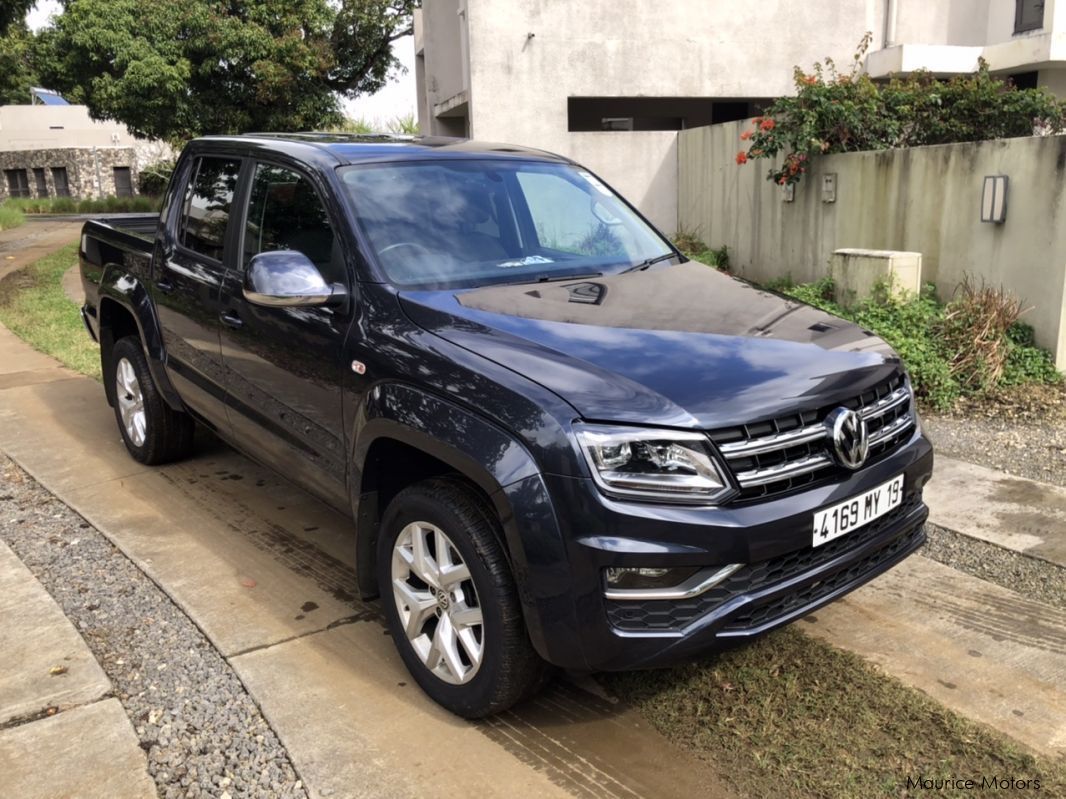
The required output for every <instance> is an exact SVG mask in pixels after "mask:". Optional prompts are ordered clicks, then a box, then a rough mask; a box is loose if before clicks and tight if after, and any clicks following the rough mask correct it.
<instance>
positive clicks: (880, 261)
mask: <svg viewBox="0 0 1066 799" xmlns="http://www.w3.org/2000/svg"><path fill="white" fill-rule="evenodd" d="M829 274H830V276H831V277H832V278H833V284H834V285H835V286H836V298H837V302H839V303H840V304H841V305H843V306H844V307H846V308H849V307H851V306H852V305H856V304H858V303H860V302H862V301H863V300H865V299H866V298H867V297H870V296H871V295H872V294H873V293H874V290H875V289H876V287H877V286H878V285H884V286H885V287H886V288H888V290H889V292H890V293H891V294H892V295H893V296H896V297H903V296H906V295H907V294H917V293H918V292H919V291H921V288H922V254H921V253H920V252H901V251H899V250H860V249H843V250H836V251H835V252H834V253H833V255H832V257H831V258H830V260H829Z"/></svg>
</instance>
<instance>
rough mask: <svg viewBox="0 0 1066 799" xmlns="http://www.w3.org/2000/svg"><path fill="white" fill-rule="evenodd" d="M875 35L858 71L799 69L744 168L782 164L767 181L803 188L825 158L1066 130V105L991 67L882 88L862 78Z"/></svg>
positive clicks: (899, 79)
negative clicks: (792, 89) (812, 167)
mask: <svg viewBox="0 0 1066 799" xmlns="http://www.w3.org/2000/svg"><path fill="white" fill-rule="evenodd" d="M869 44H870V34H867V35H866V37H865V38H864V39H863V41H862V43H861V44H860V46H859V50H858V52H856V54H855V56H854V61H853V65H852V68H851V69H850V70H849V71H848V72H845V73H841V72H838V71H837V69H836V65H835V64H834V63H833V61H832V60H831V59H826V60H825V62H824V63H823V64H816V65H815V66H814V71H813V72H811V73H806V72H804V71H803V70H802V69H800V68H799V67H796V69H795V72H794V75H793V78H794V80H795V85H796V95H795V96H794V97H781V98H778V99H777V100H775V101H774V102H773V103H772V104H771V105H770V106H769V108H767V109H766V111H765V113H764V115H763V116H760V117H756V118H755V120H754V126H753V127H752V129H750V130H746V131H744V132H743V133H742V134H741V137H740V138H741V140H742V141H743V142H744V146H745V147H746V149H743V150H741V151H740V152H738V153H737V156H736V161H737V163H738V164H744V163H747V162H748V161H750V160H754V159H760V158H768V159H775V158H777V157H778V156H781V157H782V160H781V161H780V162H775V165H774V166H773V167H771V168H770V170H769V173H768V175H767V179H769V180H772V181H774V182H775V183H779V184H781V185H787V184H793V183H797V182H799V180H800V179H801V178H802V176H803V175H804V173H806V171H807V167H808V164H809V161H810V159H811V158H813V157H815V156H817V155H821V154H824V153H845V152H854V151H857V150H884V149H888V148H893V147H917V146H919V145H925V144H950V143H953V142H969V141H983V140H986V139H1001V138H1008V137H1012V136H1032V135H1033V134H1034V133H1036V132H1046V131H1059V130H1062V129H1063V127H1066V104H1064V103H1063V102H1062V101H1060V100H1058V99H1057V98H1056V97H1055V96H1054V95H1053V94H1051V93H1050V92H1048V91H1047V90H1046V89H1043V88H1038V89H1019V88H1017V87H1016V86H1015V85H1014V84H1013V83H1012V82H1010V81H1009V80H1004V79H1003V78H1000V77H997V76H994V75H992V74H991V73H990V72H989V69H988V64H987V63H985V61H984V60H981V61H980V62H979V68H978V70H977V71H976V72H974V73H972V74H969V75H959V76H956V77H953V78H951V79H950V80H947V81H942V80H939V79H938V78H936V77H935V76H934V75H933V74H932V73H929V72H924V71H921V70H917V71H915V72H912V73H909V74H907V75H905V76H896V77H893V78H892V79H891V80H890V81H888V82H887V83H875V82H874V81H873V80H872V79H871V78H870V77H869V76H868V75H866V74H865V73H864V72H863V71H862V58H863V56H864V55H865V53H866V49H867V48H868V47H869Z"/></svg>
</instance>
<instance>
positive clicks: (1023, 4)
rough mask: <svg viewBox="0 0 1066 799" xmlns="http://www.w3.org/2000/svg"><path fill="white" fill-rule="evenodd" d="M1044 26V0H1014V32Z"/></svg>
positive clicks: (1033, 29) (1037, 28)
mask: <svg viewBox="0 0 1066 799" xmlns="http://www.w3.org/2000/svg"><path fill="white" fill-rule="evenodd" d="M1043 27H1044V0H1014V32H1015V33H1025V32H1026V31H1035V30H1040V29H1041V28H1043Z"/></svg>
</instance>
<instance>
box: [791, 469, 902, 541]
mask: <svg viewBox="0 0 1066 799" xmlns="http://www.w3.org/2000/svg"><path fill="white" fill-rule="evenodd" d="M901 502H903V475H902V474H901V475H899V476H897V477H894V478H892V479H891V480H889V481H888V482H887V483H883V484H881V485H879V486H878V487H877V488H874V489H871V490H870V491H867V492H866V493H864V494H859V495H858V496H857V497H852V498H851V499H849V500H847V501H845V502H841V503H840V504H839V505H834V506H833V507H831V508H825V509H824V510H820V511H817V512H816V513H815V514H814V540H813V542H812V544H811V545H812V546H816V547H817V546H821V545H822V544H824V543H826V542H827V541H832V540H833V539H834V538H840V536H842V535H844V534H845V533H850V532H851V531H852V530H856V529H858V528H859V527H862V526H863V525H864V524H869V523H870V522H872V521H873V520H874V519H876V518H878V517H879V516H884V515H885V514H886V513H888V512H889V511H890V510H892V509H893V508H895V507H896V506H898V505H899V504H900V503H901Z"/></svg>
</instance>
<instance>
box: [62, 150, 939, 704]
mask: <svg viewBox="0 0 1066 799" xmlns="http://www.w3.org/2000/svg"><path fill="white" fill-rule="evenodd" d="M81 269H82V275H83V281H84V284H85V292H86V298H87V299H86V303H85V307H84V310H83V313H84V317H85V322H86V325H87V327H88V329H89V332H90V333H91V334H92V336H93V337H94V338H95V339H97V340H98V341H99V342H100V354H101V360H102V365H103V373H104V378H105V386H106V389H107V400H108V402H109V403H110V404H111V405H112V406H113V407H114V409H115V416H116V419H117V421H118V426H119V429H120V431H121V433H122V436H123V438H124V440H125V442H126V446H127V448H128V449H129V452H130V454H131V455H132V456H133V457H134V458H136V459H137V460H139V461H141V462H142V463H148V464H157V463H163V462H166V461H170V460H174V459H176V458H181V457H183V456H185V455H187V454H188V453H189V452H190V449H191V447H192V444H193V430H194V426H195V425H197V424H200V425H204V426H206V427H208V428H210V429H211V430H212V431H214V432H215V433H216V434H217V435H218V436H220V437H221V438H223V439H225V440H226V441H228V442H230V443H232V445H233V446H235V447H237V448H238V449H240V450H241V451H243V452H245V453H247V454H248V455H249V456H250V457H252V458H255V459H256V460H258V461H261V462H263V463H265V464H268V465H270V466H273V467H274V468H276V469H277V470H278V471H279V472H281V473H283V474H284V475H285V476H286V477H288V478H290V479H291V480H293V481H295V482H297V483H299V484H300V485H301V486H303V487H304V488H306V489H307V490H308V491H311V492H313V493H315V494H317V495H318V496H319V497H321V498H322V499H323V500H325V501H326V502H329V503H331V504H332V505H334V506H335V507H337V508H340V509H343V510H344V511H345V512H346V513H350V514H351V516H352V518H353V526H352V550H353V555H354V558H355V562H356V565H357V573H358V580H359V585H358V590H359V591H360V593H361V594H362V595H363V596H364V597H368V598H369V597H374V596H379V595H380V596H381V598H382V599H381V605H382V607H383V609H384V612H385V615H386V617H387V621H388V624H389V627H390V629H391V632H392V635H393V637H394V638H395V640H396V645H397V647H398V648H399V651H400V653H401V655H402V656H403V659H404V661H405V663H406V664H407V667H408V668H409V669H410V671H411V674H412V675H413V676H414V678H415V679H416V680H417V681H418V683H419V684H420V685H421V686H422V687H423V688H424V689H425V691H426V692H427V693H428V694H429V695H430V696H432V697H433V698H434V699H435V700H437V701H438V702H440V703H441V704H442V705H444V706H445V707H447V708H449V709H451V710H452V711H454V712H456V713H459V714H462V715H464V716H470V717H474V716H482V715H486V714H490V713H494V712H497V711H499V710H501V709H503V708H506V707H508V706H510V705H512V704H513V703H515V702H517V701H519V700H520V699H522V698H523V697H524V696H526V695H528V694H529V693H530V692H532V691H534V690H536V688H537V686H538V685H540V684H541V682H542V681H543V679H544V677H545V675H546V674H547V673H548V668H549V666H557V667H562V668H566V669H572V670H578V671H596V670H611V669H631V668H641V667H649V666H655V665H661V664H665V663H670V662H674V661H677V660H678V659H680V658H684V657H688V656H692V655H697V654H699V653H701V652H706V651H710V650H714V649H720V648H722V647H725V646H729V645H732V644H736V643H738V642H743V641H746V640H749V639H751V638H752V637H753V636H756V635H759V634H761V633H764V632H766V631H767V630H771V629H773V628H775V627H778V626H780V625H782V624H785V623H787V622H790V621H792V620H794V619H796V618H798V617H800V616H802V615H803V614H805V613H808V612H810V611H811V610H813V609H815V608H817V607H819V606H821V605H824V604H825V603H827V602H830V601H831V600H833V599H835V598H837V597H839V596H841V595H843V594H845V593H846V592H848V591H851V590H852V589H854V588H856V587H857V586H859V585H862V584H863V583H864V582H866V581H868V580H870V579H871V578H873V577H875V576H876V575H878V574H880V573H881V572H883V571H885V570H886V569H888V568H890V567H891V566H893V565H894V564H896V563H898V562H899V561H900V560H902V559H903V558H905V557H907V555H909V554H910V553H912V552H914V551H915V550H916V549H918V547H920V546H921V545H922V542H923V540H924V530H923V522H924V521H925V518H926V515H927V510H926V508H925V506H924V505H923V504H922V487H923V485H924V484H925V482H926V481H927V480H928V479H929V477H930V474H931V470H932V464H933V455H932V450H931V447H930V445H929V442H928V440H927V439H926V438H925V437H924V436H923V435H922V431H921V428H920V425H919V420H918V416H917V413H916V409H915V405H914V397H913V394H912V391H911V386H910V383H909V380H908V378H907V374H906V372H905V370H904V368H903V365H902V364H901V363H900V360H899V358H898V357H897V356H896V355H895V354H894V353H893V352H892V351H891V350H890V349H889V347H888V346H886V344H885V343H884V342H883V341H882V340H881V339H879V338H877V337H876V336H874V335H873V334H872V333H870V332H869V331H866V330H862V329H860V328H859V327H856V326H855V325H853V324H851V323H849V322H845V321H842V320H840V319H837V318H835V317H833V316H830V315H828V314H826V313H823V312H821V311H819V310H816V309H814V308H811V307H809V306H806V305H803V304H800V303H797V302H795V301H792V300H789V299H787V298H784V297H781V296H779V295H777V294H775V293H772V292H769V291H764V290H762V289H760V288H758V287H756V286H753V285H750V284H748V283H746V282H744V281H742V280H738V279H736V278H734V277H731V276H728V275H725V274H722V273H720V272H717V271H716V270H714V269H711V268H709V267H707V266H703V265H702V264H699V263H695V262H692V261H688V260H687V259H686V258H685V257H684V256H683V255H681V254H680V253H679V252H678V251H677V250H676V249H675V248H674V247H673V246H672V245H671V244H670V242H669V241H668V240H667V239H666V238H665V237H664V236H663V235H662V234H660V233H659V232H658V231H656V230H655V229H654V228H653V227H652V226H651V225H650V224H649V223H648V222H647V221H645V220H644V219H643V218H642V217H641V215H640V214H639V213H637V212H636V211H635V210H634V209H633V208H632V207H631V206H630V205H628V204H627V203H626V202H625V201H624V200H623V199H621V198H620V197H619V196H618V195H617V194H616V193H615V192H614V191H613V190H611V188H610V187H608V186H607V185H606V184H604V183H603V181H601V180H600V179H599V178H598V177H596V176H595V175H594V174H592V173H591V172H589V171H588V170H586V169H584V168H582V167H581V166H579V165H577V164H575V163H573V162H571V161H569V160H567V159H565V158H560V157H558V156H554V155H551V154H549V153H544V152H541V151H537V150H529V149H522V148H519V147H513V146H504V145H495V144H483V143H478V142H472V141H465V140H455V139H428V138H426V139H418V138H415V139H411V138H389V137H348V136H332V135H317V134H307V135H297V134H293V135H249V136H239V137H217V138H215V137H212V138H203V139H198V140H196V141H193V142H192V143H191V144H189V145H188V146H187V147H186V149H185V151H184V153H183V154H182V156H181V158H180V160H179V162H178V165H177V169H176V171H175V173H174V176H173V179H172V180H171V183H170V187H169V190H168V192H167V196H166V198H165V201H164V203H163V207H162V211H161V213H160V215H159V216H158V218H156V217H143V218H140V217H138V218H133V219H129V220H124V221H122V222H114V223H111V224H107V223H104V222H95V221H93V222H89V223H87V224H86V226H85V230H84V234H83V236H82V240H81Z"/></svg>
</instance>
